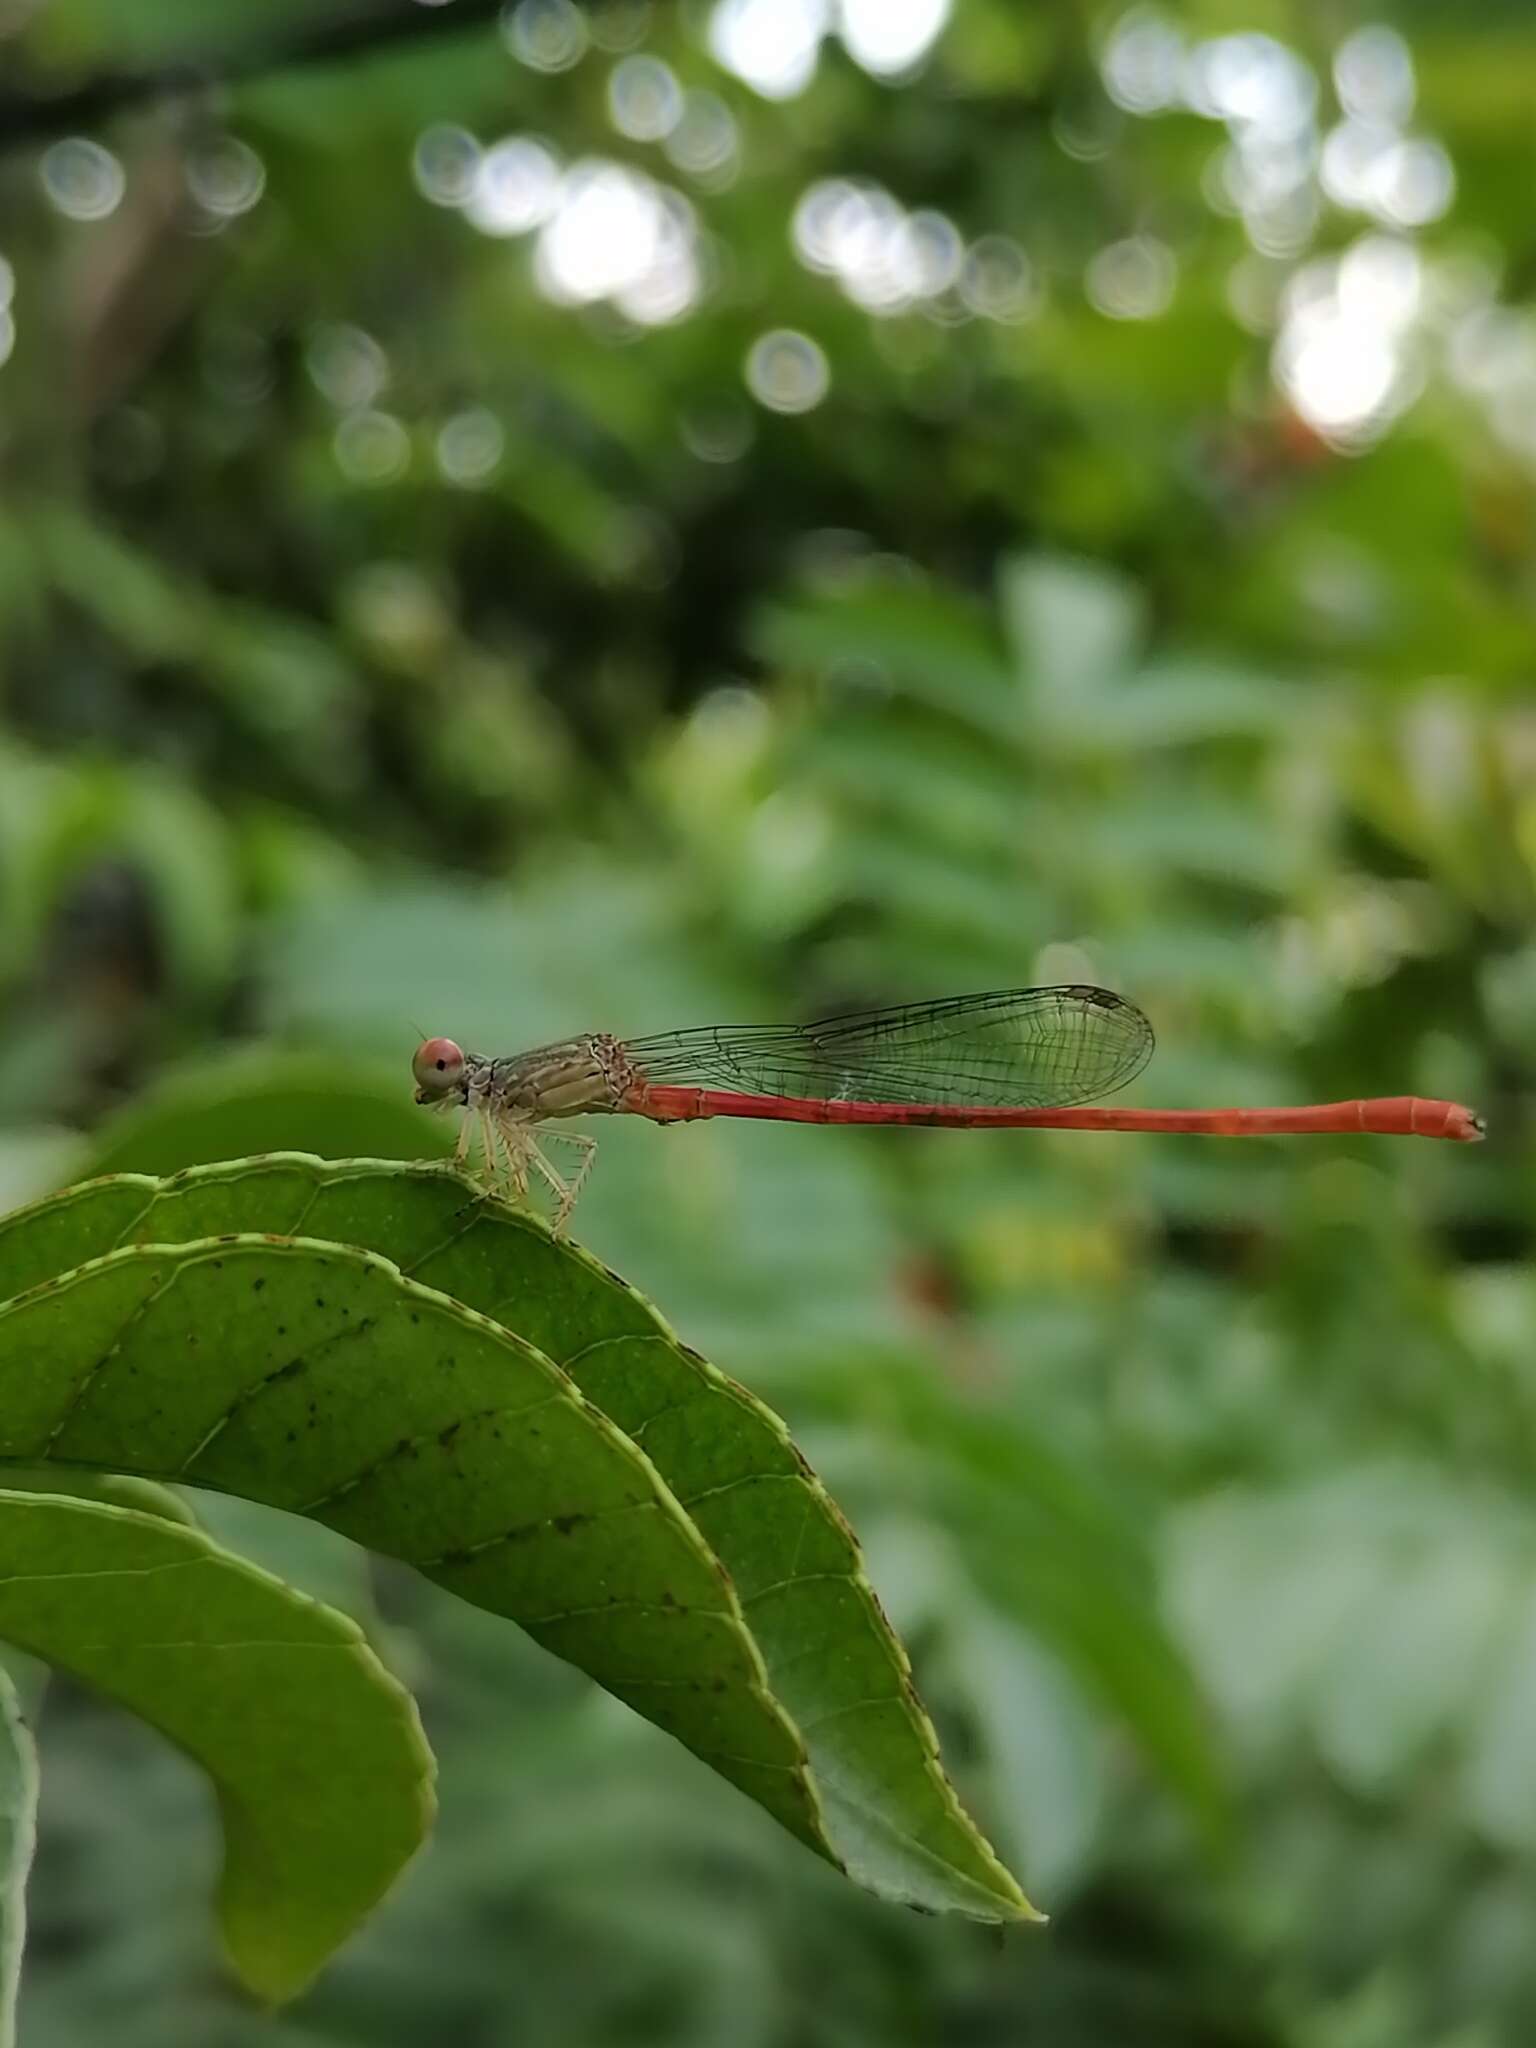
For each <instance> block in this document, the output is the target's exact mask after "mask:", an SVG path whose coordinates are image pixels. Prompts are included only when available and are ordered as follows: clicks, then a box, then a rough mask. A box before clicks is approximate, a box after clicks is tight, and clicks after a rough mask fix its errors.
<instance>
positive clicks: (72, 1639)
mask: <svg viewBox="0 0 1536 2048" xmlns="http://www.w3.org/2000/svg"><path fill="white" fill-rule="evenodd" d="M0 1636H4V1638H5V1639H6V1640H7V1641H8V1642H12V1643H15V1644H16V1645H18V1647H20V1648H21V1649H24V1650H26V1651H27V1652H29V1653H30V1654H31V1655H34V1656H37V1657H41V1658H44V1659H46V1661H47V1662H48V1663H50V1664H52V1665H55V1666H58V1667H60V1668H61V1669H63V1670H66V1671H69V1672H72V1673H73V1674H74V1675H75V1676H76V1677H77V1678H80V1679H82V1680H83V1681H85V1682H86V1683H87V1684H89V1685H91V1686H93V1687H94V1688H95V1689H96V1690H97V1691H99V1692H101V1693H104V1694H106V1695H107V1696H108V1697H110V1698H112V1699H114V1700H117V1701H119V1702H121V1703H122V1704H123V1705H124V1706H126V1707H129V1708H131V1709H132V1710H133V1712H134V1713H136V1714H138V1715H139V1716H141V1717H142V1719H144V1720H146V1721H148V1722H149V1723H150V1725H151V1726H152V1727H155V1728H158V1729H159V1730H160V1731H161V1733H162V1734H164V1735H166V1736H168V1737H169V1739H170V1740H171V1741H172V1742H174V1743H175V1744H176V1745H177V1747H178V1748H180V1749H183V1750H185V1751H186V1753H187V1754H188V1755H189V1756H190V1757H192V1758H193V1759H194V1760H195V1761H196V1762H197V1763H199V1764H201V1765H202V1767H203V1768H204V1770H206V1771H207V1772H208V1774H209V1776H210V1777H211V1778H212V1779H213V1782H214V1785H215V1787H216V1789H217V1792H218V1800H219V1812H220V1816H221V1818H222V1821H223V1827H224V1845H225V1863H224V1873H223V1878H222V1880H221V1883H220V1888H219V1915H220V1920H221V1922H222V1925H223V1930H224V1937H225V1941H226V1943H227V1944H228V1948H229V1953H230V1957H231V1960H232V1961H233V1963H234V1965H235V1967H236V1969H237V1970H238V1971H239V1973H240V1976H241V1978H242V1979H243V1980H244V1982H245V1983H246V1984H247V1985H249V1986H250V1988H251V1989H252V1990H253V1991H254V1992H256V1993H257V1994H258V1996H260V1997H263V1998H271V1999H278V1998H286V1997H291V1996H292V1995H293V1993H294V1992H296V1991H298V1990H300V1989H301V1988H302V1987H303V1986H304V1985H305V1984H306V1983H307V1982H308V1981H309V1979H310V1978H311V1977H312V1976H313V1975H314V1973H315V1972H316V1970H318V1969H319V1968H320V1966H321V1964H322V1963H323V1962H324V1961H325V1960H326V1958H327V1957H328V1956H329V1955H330V1954H331V1953H332V1951H333V1950H334V1949H335V1948H336V1947H337V1946H338V1945H339V1944H340V1943H341V1942H342V1941H343V1940H345V1938H346V1937H347V1935H349V1934H350V1933H351V1932H352V1930H353V1929H354V1928H355V1927H356V1926H357V1924H358V1922H359V1921H360V1920H361V1919H362V1918H363V1917H364V1915H365V1914H367V1913H368V1912H369V1911H370V1910H371V1909H372V1908H373V1907H374V1906H375V1905H377V1903H378V1901H379V1900H380V1899H381V1898H382V1897H383V1895H384V1893H385V1892H386V1891H387V1890H388V1889H389V1887H390V1886H391V1885H392V1884H393V1883H394V1881H395V1879H396V1878H397V1877H398V1876H399V1874H400V1871H401V1870H402V1869H403V1868H404V1866H405V1864H406V1863H407V1862H408V1861H409V1860H410V1858H411V1856H412V1855H414V1853H415V1851H416V1850H417V1848H418V1847H419V1846H420V1844H421V1841H422V1839H423V1837H424V1836H425V1834H426V1831H427V1829H428V1827H429V1826H430V1824H431V1819H432V1813H433V1798H432V1756H431V1752H430V1750H429V1749H428V1748H427V1745H426V1741H425V1739H424V1737H423V1735H422V1733H421V1727H420V1724H419V1722H418V1721H417V1718H416V1709H415V1706H414V1704H413V1703H412V1701H411V1697H410V1695H409V1694H408V1693H407V1692H406V1691H405V1689H404V1688H403V1687H402V1686H400V1685H399V1684H397V1682H396V1681H395V1680H394V1679H393V1678H391V1677H390V1675H389V1673H388V1672H387V1671H385V1669H384V1667H383V1666H382V1665H381V1664H380V1663H379V1662H378V1660H377V1658H376V1657H375V1656H374V1655H373V1652H372V1651H371V1650H370V1649H369V1648H368V1646H367V1644H366V1643H365V1642H364V1641H363V1637H362V1632H361V1630H359V1629H358V1628H357V1626H356V1625H355V1624H354V1623H353V1622H351V1621H349V1620H348V1619H347V1618H346V1616H345V1615H341V1614H337V1613H336V1612H335V1611H334V1610H333V1609H331V1608H328V1607H322V1606H320V1605H319V1603H318V1602H317V1601H314V1600H311V1599H310V1598H309V1597H308V1596H307V1595H306V1594H303V1593H299V1592H296V1591H295V1590H294V1589H293V1588H292V1587H291V1586H285V1585H284V1584H283V1583H282V1581H281V1580H280V1579H274V1578H272V1577H271V1576H270V1575H269V1574H268V1573H266V1572H263V1571H259V1570H257V1568H256V1567H255V1566H254V1565H250V1564H247V1563H246V1562H245V1561H244V1560H243V1559H242V1558H237V1557H232V1556H231V1555H230V1554H229V1553H228V1552H227V1551H222V1550H220V1549H219V1548H218V1547H217V1546H216V1545H215V1544H213V1543H212V1542H210V1541H209V1539H208V1538H207V1537H206V1536H204V1535H203V1534H202V1533H201V1532H200V1531H198V1530H196V1529H190V1528H188V1527H186V1526H185V1525H184V1524H182V1523H178V1522H171V1521H167V1520H166V1519H165V1518H164V1517H163V1516H161V1515H158V1514H146V1513H142V1512H140V1511H139V1510H137V1509H134V1508H123V1507H114V1506H111V1505H109V1504H108V1503H106V1502H104V1501H87V1500H79V1499H71V1498H68V1497H66V1496H63V1495H59V1494H31V1493H0ZM13 1862H14V1858H13ZM7 1931H8V1930H7Z"/></svg>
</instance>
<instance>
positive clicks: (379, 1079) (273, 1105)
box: [52, 1052, 453, 1272]
mask: <svg viewBox="0 0 1536 2048" xmlns="http://www.w3.org/2000/svg"><path fill="white" fill-rule="evenodd" d="M404 1072H405V1066H404V1060H403V1058H402V1063H401V1067H400V1069H399V1070H398V1071H396V1070H393V1069H389V1068H386V1067H383V1066H382V1065H378V1064H376V1063H373V1062H369V1061H349V1062H348V1063H347V1066H346V1070H345V1072H340V1071H338V1067H337V1062H336V1061H335V1060H330V1059H325V1058H322V1057H320V1056H318V1055H315V1054H308V1055H306V1054H288V1055H282V1054H272V1053H267V1052H263V1053H237V1054H234V1055H232V1056H229V1057H227V1058H222V1059H216V1060H210V1061H209V1062H208V1063H207V1064H206V1065H203V1066H199V1067H196V1068H193V1069H189V1070H187V1071H184V1072H182V1073H180V1074H178V1075H176V1076H174V1077H173V1078H172V1079H171V1080H169V1081H167V1082H166V1083H165V1084H164V1086H163V1087H161V1088H160V1089H158V1090H156V1091H155V1092H154V1093H152V1094H151V1095H149V1096H147V1097H146V1098H144V1099H143V1100H142V1101H140V1102H137V1103H135V1104H134V1106H133V1107H132V1108H131V1109H128V1110H125V1111H124V1112H123V1114H122V1115H121V1116H119V1117H117V1118H115V1119H114V1120H112V1121H111V1122H109V1123H108V1124H106V1125H105V1126H104V1128H103V1129H102V1132H101V1134H100V1137H99V1140H98V1144H97V1151H96V1154H95V1157H94V1159H93V1161H92V1170H93V1171H94V1172H96V1173H169V1172H174V1171H175V1170H176V1169H177V1168H178V1167H182V1166H195V1165H198V1164H200V1163H202V1162H203V1161H206V1160H217V1159H228V1158H233V1157H239V1156H243V1155H244V1154H245V1153H247V1152H249V1151H251V1150H252V1149H253V1148H255V1147H264V1148H266V1149H269V1150H274V1149H286V1148H287V1147H289V1146H293V1147H302V1149H303V1150H305V1151H307V1152H326V1153H331V1154H334V1155H336V1156H337V1157H346V1156H348V1155H351V1154H355V1153H358V1152H366V1153H368V1154H370V1155H373V1156H377V1157H384V1158H396V1157H398V1158H402V1159H435V1158H444V1157H446V1156H447V1154H448V1153H449V1152H451V1151H452V1149H453V1132H452V1130H451V1128H450V1127H449V1126H448V1124H447V1123H446V1122H445V1121H444V1120H443V1119H442V1118H440V1117H431V1116H428V1115H426V1114H425V1113H424V1112H423V1111H422V1110H419V1109H417V1108H416V1107H415V1106H414V1105H413V1103H412V1102H411V1092H410V1089H409V1087H408V1086H407V1085H406V1083H405V1082H404V1081H402V1080H401V1078H400V1076H401V1074H402V1073H404ZM52 1270H53V1271H55V1272H57V1271H59V1270H60V1269H59V1268H58V1267H54V1268H53V1269H52Z"/></svg>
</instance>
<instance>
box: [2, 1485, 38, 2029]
mask: <svg viewBox="0 0 1536 2048" xmlns="http://www.w3.org/2000/svg"><path fill="white" fill-rule="evenodd" d="M0 1519H3V1518H0ZM0 1597H3V1596H0ZM36 1843H37V1746H36V1744H35V1743H34V1742H33V1740H32V1732H31V1730H30V1729H29V1728H28V1727H27V1724H26V1722H25V1721H24V1720H23V1719H22V1717H21V1705H20V1702H19V1701H18V1699H17V1697H16V1691H15V1688H14V1687H13V1686H12V1684H11V1681H10V1679H9V1678H8V1677H7V1676H6V1674H5V1672H4V1671H3V1670H0V2048H14V2044H15V2041H16V1994H17V1991H18V1989H19V1987H20V1983H21V1960H22V1955H23V1953H24V1951H25V1949H26V1941H27V1878H28V1875H29V1873H30V1871H31V1868H32V1852H33V1849H34V1848H35V1847H36Z"/></svg>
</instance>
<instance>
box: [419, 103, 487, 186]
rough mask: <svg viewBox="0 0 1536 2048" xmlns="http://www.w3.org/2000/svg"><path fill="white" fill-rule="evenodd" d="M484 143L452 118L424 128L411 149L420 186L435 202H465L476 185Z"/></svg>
mask: <svg viewBox="0 0 1536 2048" xmlns="http://www.w3.org/2000/svg"><path fill="white" fill-rule="evenodd" d="M480 157H481V150H480V145H479V143H478V142H476V140H475V138H474V136H473V135H471V134H470V132H469V130H468V129H467V128H459V127H455V126H454V124H453V123H452V122H450V121H439V122H436V123H435V124H434V125H433V126H432V127H430V128H424V129H423V130H422V131H421V134H420V135H419V136H418V137H417V138H416V147H415V149H414V150H413V151H412V152H411V175H412V177H413V178H414V179H415V181H416V190H417V191H418V192H419V193H420V194H421V196H422V198H423V199H429V200H430V201H431V202H432V204H433V205H434V206H462V205H463V204H464V203H465V201H466V200H467V199H468V198H469V197H470V194H471V193H472V192H473V191H474V189H475V179H476V178H477V176H478V175H479V171H480Z"/></svg>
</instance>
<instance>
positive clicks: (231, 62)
mask: <svg viewBox="0 0 1536 2048" xmlns="http://www.w3.org/2000/svg"><path fill="white" fill-rule="evenodd" d="M500 12H501V0H448V4H446V5H438V6H424V5H420V4H418V0H404V4H399V0H396V4H394V5H390V6H386V7H372V8H369V9H367V10H366V11H364V12H361V13H352V14H348V15H343V16H340V17H339V18H337V19H334V20H331V21H323V22H320V23H318V24H315V25H310V26H305V27H302V28H299V29H296V30H295V31H294V32H292V33H291V34H289V35H286V36H281V37H279V36H266V37H260V38H256V39H253V40H252V41H250V42H246V43H237V44H234V45H232V46H231V47H230V48H228V49H223V50H199V51H191V50H189V51H186V52H185V53H183V54H180V55H178V56H175V57H170V58H168V59H167V60H166V62H165V63H164V64H160V65H157V66H155V68H154V69H153V70H148V71H113V72H106V73H103V74H102V75H101V76H100V77H98V78H91V79H87V80H86V82H85V83H84V84H83V85H76V86H71V87H70V88H69V90H68V91H67V92H60V93H55V94H51V95H35V94H28V93H18V92H3V93H0V151H3V150H8V149H15V148H18V147H19V146H21V145H22V144H25V143H34V142H40V141H44V140H47V139H48V138H50V137H53V136H57V135H74V134H78V133H79V132H80V131H81V130H82V129H90V128H96V127H99V126H100V125H101V123H102V122H104V121H108V120H110V119H111V118H112V116H113V115H114V114H120V113H123V112H125V111H126V110H127V109H128V108H130V107H137V106H143V105H145V104H146V103H151V102H154V101H158V100H167V99H177V98H181V97H184V96H185V95H187V94H189V93H202V92H206V91H208V90H209V89H210V88H211V87H217V86H221V85H238V84H239V83H240V82H241V81H242V80H243V79H248V78H265V77H268V76H269V75H271V74H272V73H273V72H280V71H294V70H308V69H309V68H310V67H311V66H314V65H319V64H345V63H349V62H351V61H352V60H353V59H355V58H358V57H368V56H371V55H373V54H374V53H376V52H380V51H385V50H391V49H396V48H399V47H402V46H404V45H408V44H412V43H422V42H428V41H435V40H438V39H440V38H441V37H443V36H455V35H463V34H464V33H465V32H466V31H468V30H470V29H475V28H481V27H483V26H484V25H485V24H486V23H487V22H490V21H493V20H495V18H496V16H497V15H498V14H499V13H500Z"/></svg>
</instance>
